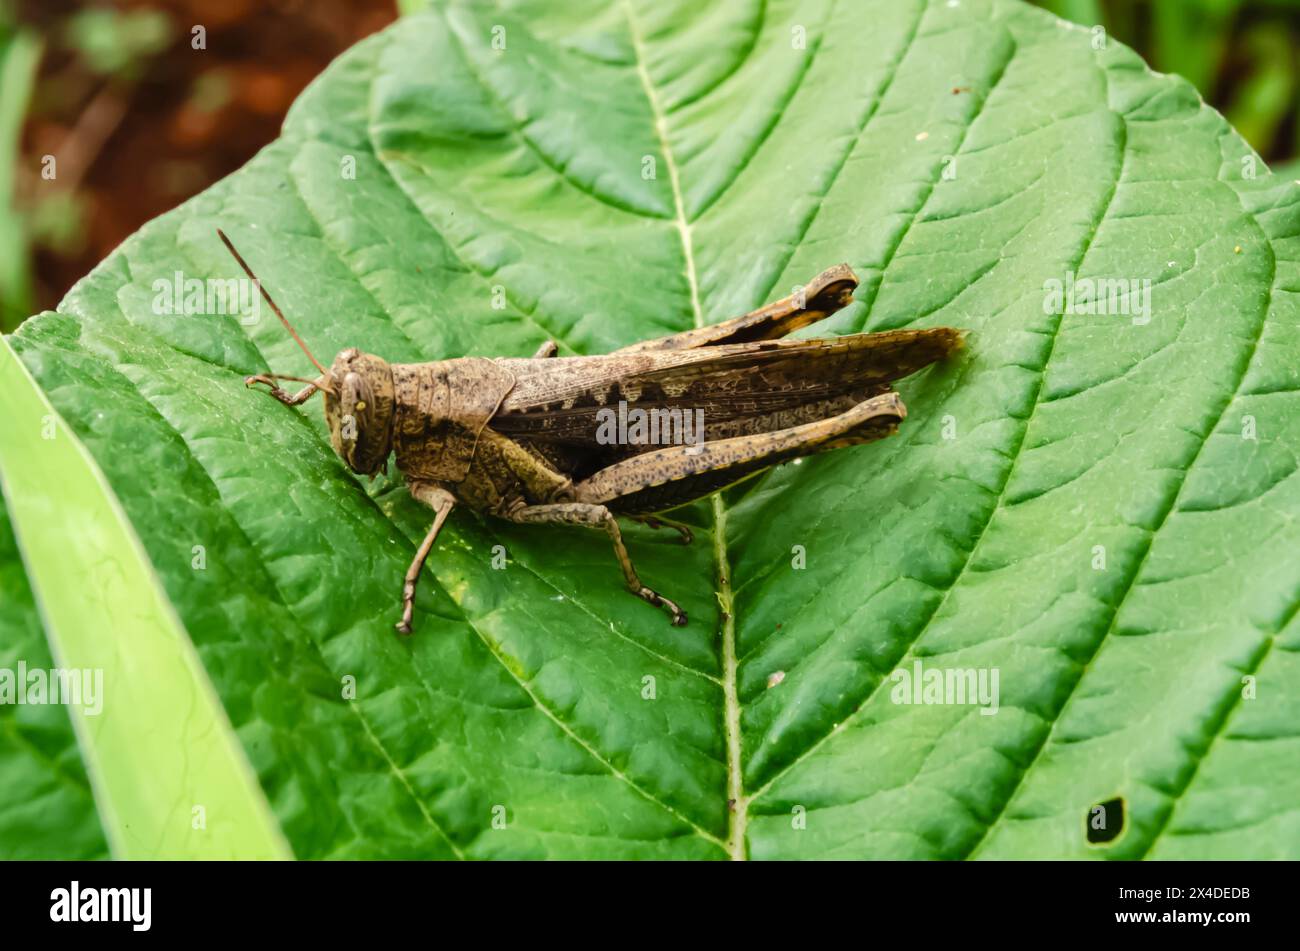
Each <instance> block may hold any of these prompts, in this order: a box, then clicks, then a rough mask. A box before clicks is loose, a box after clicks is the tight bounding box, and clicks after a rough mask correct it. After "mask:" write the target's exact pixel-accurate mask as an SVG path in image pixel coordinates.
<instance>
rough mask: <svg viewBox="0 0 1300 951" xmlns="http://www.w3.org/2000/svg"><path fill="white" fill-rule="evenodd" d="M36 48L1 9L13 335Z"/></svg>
mask: <svg viewBox="0 0 1300 951" xmlns="http://www.w3.org/2000/svg"><path fill="white" fill-rule="evenodd" d="M40 48H41V45H40V41H39V40H38V39H37V38H36V36H35V35H34V34H32V33H30V32H28V31H26V30H21V29H19V28H18V27H17V26H15V25H14V23H13V21H12V19H10V18H9V17H8V16H7V8H6V7H5V6H3V5H0V89H3V90H4V95H3V96H0V330H11V329H13V328H14V327H16V326H17V325H18V321H20V320H22V319H23V318H24V317H26V316H27V312H28V310H30V302H31V269H30V266H29V258H30V251H29V248H28V240H27V231H28V229H27V224H26V221H25V219H24V216H23V214H22V212H21V211H20V210H19V209H18V208H17V206H16V204H15V199H16V196H17V175H18V156H19V146H20V140H21V137H22V129H23V117H24V116H25V115H26V113H27V103H28V101H29V100H30V98H31V92H32V84H33V82H34V81H35V78H36V67H37V64H38V62H39V61H40Z"/></svg>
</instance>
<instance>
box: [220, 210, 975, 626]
mask: <svg viewBox="0 0 1300 951" xmlns="http://www.w3.org/2000/svg"><path fill="white" fill-rule="evenodd" d="M217 233H218V234H219V235H220V236H221V240H222V241H223V242H224V243H225V245H226V247H227V248H229V249H230V253H231V254H233V255H234V256H235V260H237V261H238V262H239V264H240V266H241V267H242V268H243V269H244V271H245V272H246V273H247V274H248V276H249V277H250V278H251V279H252V280H253V281H254V282H255V283H257V285H258V288H259V289H260V290H261V293H262V296H263V297H264V298H265V299H266V302H267V303H268V304H269V305H270V306H271V309H272V310H273V311H274V312H275V314H276V316H277V317H279V318H280V320H281V321H282V322H283V323H284V326H285V328H286V329H287V330H288V331H289V333H290V334H291V335H292V336H293V338H294V340H296V341H297V342H298V345H299V346H300V347H302V349H303V352H304V353H306V354H307V357H308V359H310V360H311V362H312V363H313V364H315V366H316V369H318V370H319V371H320V376H319V377H317V378H315V379H306V378H303V377H291V376H285V375H281V374H259V375H257V376H250V377H248V378H247V379H246V380H245V381H244V383H245V385H247V386H252V385H253V384H255V383H264V384H266V385H267V386H268V387H269V389H270V394H271V395H272V396H274V397H275V398H276V399H277V400H279V401H280V402H282V403H284V404H285V405H287V406H297V405H298V404H300V403H302V402H304V401H305V400H306V399H307V398H308V397H310V396H311V395H312V394H314V393H315V392H316V391H317V390H320V391H321V392H323V393H324V394H325V419H326V421H327V423H328V424H329V429H330V441H331V443H332V444H333V446H334V451H335V452H337V453H338V454H339V456H340V457H341V458H342V459H343V461H344V462H345V463H346V464H347V465H348V467H349V468H350V469H352V471H354V472H357V473H360V474H362V475H370V476H373V475H374V474H376V473H378V472H379V471H381V470H383V471H387V465H388V456H389V454H390V453H395V454H396V460H397V468H398V469H399V470H400V471H401V472H402V474H403V475H404V476H405V477H406V482H407V486H408V487H409V489H410V492H411V495H413V496H414V497H415V498H416V499H418V500H419V501H421V502H423V503H424V504H425V505H427V506H429V508H431V509H433V511H434V519H433V525H432V526H431V527H430V528H429V531H428V534H426V535H425V537H424V541H423V542H421V543H420V547H419V550H418V551H416V553H415V558H414V560H413V561H412V562H411V566H410V568H409V569H408V570H407V572H406V579H405V584H404V586H403V588H402V619H401V621H399V622H398V623H397V630H399V631H401V632H402V633H404V634H407V633H410V630H411V612H412V608H413V605H414V601H415V586H416V580H417V579H418V578H419V576H420V570H421V568H422V567H423V565H424V561H425V558H426V557H428V554H429V551H430V549H432V548H433V544H434V541H435V540H436V539H437V537H438V532H439V530H440V529H441V528H442V525H443V522H445V521H446V519H447V515H448V514H449V513H450V512H451V510H452V507H453V506H454V505H455V504H456V503H457V502H460V503H461V504H463V505H466V506H468V507H469V508H471V509H473V510H474V511H476V512H487V513H490V514H492V515H495V516H497V517H499V518H504V519H508V520H510V521H512V522H528V523H565V524H577V525H589V526H592V527H596V528H603V529H604V530H605V532H606V533H608V535H609V537H610V540H611V541H612V542H613V544H614V554H615V555H616V557H617V558H618V563H619V566H620V567H621V568H622V570H623V578H624V580H625V581H626V582H627V586H628V589H629V590H631V591H632V593H633V594H635V595H637V596H638V597H640V598H643V599H644V600H646V601H648V602H649V603H650V604H653V605H657V606H660V607H663V608H665V609H666V610H667V611H668V613H669V615H670V617H671V620H672V623H673V624H674V625H678V626H680V625H683V624H685V623H686V613H685V612H684V611H682V609H681V608H680V607H678V606H677V605H676V604H675V603H674V602H672V601H670V600H668V599H667V598H665V597H664V596H663V595H661V594H659V593H658V592H657V591H654V590H653V589H651V588H648V587H646V586H645V585H644V584H642V583H641V578H640V577H639V576H638V575H637V572H636V569H635V568H634V567H633V565H632V560H631V558H629V557H628V553H627V548H626V546H625V545H624V544H623V538H622V535H621V534H620V532H619V527H618V521H617V519H616V518H615V516H616V515H623V516H626V517H629V518H632V519H634V520H636V521H640V522H644V523H646V524H648V525H650V526H651V527H655V528H658V527H661V526H662V525H668V526H670V527H672V528H674V529H676V530H677V531H678V532H679V533H680V534H681V536H682V540H683V541H684V542H687V543H689V542H690V541H691V533H690V529H689V528H687V527H686V526H684V525H681V524H678V523H675V522H672V521H670V520H668V519H665V518H663V517H662V516H661V515H660V513H662V512H664V511H666V510H669V509H674V508H677V507H679V506H682V505H686V504H688V503H690V502H694V501H696V500H697V499H701V498H704V497H706V496H709V495H712V494H713V493H715V492H718V491H720V490H721V489H723V488H726V487H727V486H729V485H732V484H733V483H735V482H738V481H740V480H741V479H744V478H747V477H749V476H751V475H754V474H756V473H758V472H761V471H763V470H765V469H768V468H770V467H771V466H774V465H776V464H777V463H780V462H784V461H787V460H790V459H795V458H798V457H801V456H808V455H812V454H814V453H819V452H826V451H827V450H830V449H838V448H839V447H841V446H852V445H857V444H858V443H865V442H871V441H872V440H875V439H880V438H882V437H884V436H888V435H890V434H892V433H893V432H894V431H895V430H896V428H897V427H898V424H899V423H900V422H901V421H902V420H903V418H904V417H905V416H906V409H905V407H904V406H903V403H902V401H901V400H900V399H899V397H898V394H897V393H895V392H894V390H893V388H892V387H891V385H890V384H891V383H892V381H894V380H898V379H901V378H902V377H905V376H907V375H909V374H911V373H913V372H915V371H917V370H919V369H921V368H922V367H925V366H927V365H929V364H930V363H933V362H934V361H936V360H939V359H941V358H943V357H945V356H947V355H948V354H949V353H950V352H951V351H953V350H954V349H956V348H957V347H959V346H960V345H961V341H962V332H961V331H958V330H954V329H952V328H949V327H937V328H932V329H928V330H896V331H890V332H887V333H859V334H850V335H847V336H843V337H832V338H829V339H816V340H804V339H799V340H783V339H780V338H783V337H785V336H786V335H787V334H789V333H791V332H792V331H795V330H798V329H799V328H800V327H805V326H807V325H809V324H813V323H816V322H817V321H819V320H822V319H824V318H825V317H827V316H829V315H830V314H832V313H834V312H835V311H837V310H839V309H840V308H842V307H844V306H845V305H846V304H848V303H849V302H850V301H851V300H852V299H853V289H854V288H855V287H857V284H858V280H857V278H856V277H855V276H854V274H853V271H852V270H851V269H850V268H849V266H848V265H846V264H840V265H836V266H835V267H832V268H829V269H828V270H826V271H823V272H822V273H821V274H819V275H817V277H815V278H813V280H812V281H811V282H810V283H809V284H808V285H807V286H806V287H805V288H804V289H803V290H802V291H801V292H800V293H798V294H795V295H792V296H790V297H787V298H785V299H784V300H780V301H777V302H775V303H772V304H768V305H767V306H766V307H762V308H760V309H758V310H755V311H753V312H751V313H748V314H745V315H744V316H742V317H736V318H733V319H732V320H728V321H724V322H723V323H720V324H714V325H712V326H707V327H700V328H698V329H695V330H687V331H684V332H682V333H677V334H672V335H670V336H667V337H660V338H659V339H656V340H647V341H643V342H641V343H637V344H633V345H632V346H630V347H624V348H623V349H622V350H616V351H615V352H613V353H610V354H606V355H604V356H593V357H557V356H556V355H555V353H556V345H555V343H554V342H553V341H548V342H547V343H545V344H543V345H542V346H541V348H539V349H538V351H537V352H536V353H535V354H534V355H533V356H532V357H531V358H528V359H516V358H490V359H489V358H485V357H462V358H460V359H454V360H438V361H435V362H431V363H391V364H390V363H388V362H387V361H385V360H384V359H383V358H381V357H378V356H375V355H373V354H369V353H363V352H362V351H360V350H358V349H357V348H356V347H349V348H348V349H346V350H343V351H341V352H340V353H339V354H338V356H336V357H335V358H334V363H333V365H332V366H331V367H330V368H329V369H328V370H327V369H326V368H325V367H323V366H321V364H320V363H319V361H317V359H316V358H315V357H314V356H312V354H311V351H310V350H308V349H307V346H306V344H304V343H303V342H302V339H301V338H300V337H299V336H298V334H297V333H296V332H295V331H294V329H293V327H292V326H291V325H290V324H289V321H288V320H286V319H285V317H284V314H283V313H281V312H280V308H279V307H277V306H276V304H275V302H274V301H273V300H272V299H271V296H270V294H268V293H267V291H266V289H265V288H263V287H262V285H261V282H260V281H258V280H257V278H256V277H254V275H253V272H252V270H251V269H250V268H249V267H248V265H247V264H246V263H245V262H244V259H243V258H242V257H241V256H240V254H239V252H238V251H236V250H235V248H234V246H233V245H232V244H231V243H230V240H229V239H228V238H227V237H226V236H225V234H224V233H222V232H221V231H218V232H217ZM277 380H296V381H298V382H300V383H306V384H307V385H306V386H305V387H304V388H303V389H302V390H299V391H298V392H297V393H295V394H292V395H291V394H289V393H287V392H286V391H284V390H282V389H281V388H280V387H279V385H278V384H277V382H276V381H277ZM616 405H617V406H618V407H619V410H620V412H626V411H627V408H628V407H631V408H633V409H636V410H641V411H643V412H644V413H647V414H650V413H659V414H662V415H661V416H660V417H658V419H659V420H660V421H663V420H665V419H666V420H667V421H668V423H669V426H668V429H669V430H670V435H673V434H674V433H673V432H672V425H671V424H672V422H673V420H681V423H680V424H679V425H678V427H677V430H676V434H677V435H680V434H681V433H682V432H683V431H684V429H685V420H686V418H687V417H686V416H685V415H683V411H686V412H688V413H689V412H692V411H695V415H696V418H698V417H699V415H701V414H702V416H703V417H704V425H703V433H702V434H698V433H697V434H696V435H697V436H701V435H702V438H696V439H694V440H692V441H691V443H690V444H686V443H685V441H684V440H679V441H678V442H679V444H673V445H668V446H662V445H659V444H657V443H656V442H654V441H650V440H647V439H644V438H643V439H640V440H635V439H632V438H625V439H610V438H601V434H602V432H603V433H605V434H606V435H608V434H609V432H610V430H611V429H612V427H610V426H609V425H608V424H609V423H610V421H611V420H610V416H611V414H612V413H613V412H614V411H613V409H612V407H614V406H616ZM674 411H676V412H677V415H676V416H673V415H672V414H673V412H674ZM700 411H702V413H701V412H700ZM651 418H652V419H653V418H654V417H651ZM642 419H644V416H643V417H642ZM602 427H603V428H602ZM644 429H645V427H642V430H638V431H637V433H640V432H642V431H643V430H644ZM660 431H661V432H662V427H661V430H660ZM626 432H627V433H633V429H632V428H628V429H627V430H626Z"/></svg>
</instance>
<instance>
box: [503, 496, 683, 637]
mask: <svg viewBox="0 0 1300 951" xmlns="http://www.w3.org/2000/svg"><path fill="white" fill-rule="evenodd" d="M509 517H510V519H511V521H515V522H527V523H533V524H537V523H551V524H556V523H559V524H567V525H590V526H592V527H595V528H603V529H605V532H606V533H607V534H608V535H609V538H610V541H612V542H613V543H614V555H615V556H616V557H617V558H618V564H619V567H620V568H622V569H623V578H624V580H626V581H627V587H628V590H629V591H631V592H632V593H633V594H635V595H636V596H637V597H638V598H641V599H642V600H644V601H649V602H650V603H651V604H653V605H655V606H656V607H661V608H664V609H665V610H666V611H667V612H668V613H669V615H670V616H671V618H672V623H673V626H674V627H681V626H682V625H684V624H685V623H686V612H685V611H683V610H682V609H681V608H679V607H678V606H677V605H676V604H675V603H673V602H672V601H669V600H668V599H667V598H665V597H664V596H663V595H662V594H660V593H659V592H657V591H654V590H653V589H651V588H647V587H646V586H645V585H643V584H642V583H641V579H640V577H638V576H637V573H636V568H634V567H633V566H632V559H631V558H630V557H629V556H628V553H627V548H626V547H625V546H624V544H623V533H622V532H620V531H619V530H618V520H617V519H615V518H614V513H612V512H611V511H610V510H609V509H607V508H605V506H603V505H591V504H588V503H584V502H558V503H555V504H552V505H527V506H524V507H523V508H520V509H516V510H515V511H513V512H511V513H510V516H509Z"/></svg>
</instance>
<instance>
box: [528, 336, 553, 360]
mask: <svg viewBox="0 0 1300 951" xmlns="http://www.w3.org/2000/svg"><path fill="white" fill-rule="evenodd" d="M557 349H559V348H558V347H556V345H555V341H554V340H548V341H546V342H545V343H544V344H542V345H541V346H540V347H538V348H537V352H536V353H534V354H533V359H534V360H545V359H547V358H548V357H553V356H555V351H556V350H557Z"/></svg>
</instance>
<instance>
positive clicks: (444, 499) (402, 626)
mask: <svg viewBox="0 0 1300 951" xmlns="http://www.w3.org/2000/svg"><path fill="white" fill-rule="evenodd" d="M411 495H413V496H414V497H415V498H417V499H419V500H420V501H421V502H423V503H424V504H425V505H427V506H429V508H431V509H433V511H434V516H433V524H432V525H431V526H429V531H428V533H427V534H426V535H425V536H424V541H422V542H420V547H419V550H417V551H416V553H415V558H414V559H412V561H411V567H409V568H407V569H406V578H405V580H404V582H403V584H402V619H401V620H400V621H398V622H397V624H395V625H394V626H395V627H396V628H397V630H398V632H399V633H402V634H410V633H411V612H412V611H413V610H414V609H415V583H416V582H417V581H419V579H420V570H421V569H422V568H423V567H424V560H425V559H426V558H428V557H429V552H430V551H432V550H433V543H434V542H435V541H437V539H438V532H439V531H441V530H442V523H443V522H445V521H447V516H448V515H449V514H450V513H451V509H452V506H453V505H455V504H456V499H455V497H454V496H453V495H452V494H451V493H450V492H448V491H447V490H446V489H442V488H439V487H438V486H436V485H429V484H428V483H425V482H412V483H411Z"/></svg>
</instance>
